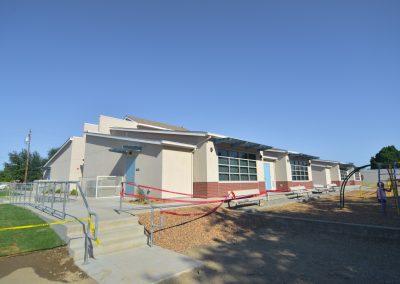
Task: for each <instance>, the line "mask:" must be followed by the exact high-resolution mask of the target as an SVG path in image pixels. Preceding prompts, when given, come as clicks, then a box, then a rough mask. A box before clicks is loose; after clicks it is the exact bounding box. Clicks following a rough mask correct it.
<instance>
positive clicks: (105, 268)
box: [26, 198, 202, 284]
mask: <svg viewBox="0 0 400 284" xmlns="http://www.w3.org/2000/svg"><path fill="white" fill-rule="evenodd" d="M46 205H48V206H49V204H46ZM89 205H90V207H91V209H92V210H93V211H94V212H96V213H97V214H98V216H99V221H100V228H99V232H100V234H101V231H102V229H103V231H104V226H102V225H104V222H106V223H108V224H110V223H111V224H113V223H114V221H115V223H118V222H121V220H125V222H127V223H129V222H136V224H137V226H139V227H142V226H141V225H139V224H138V223H137V217H135V216H133V215H134V214H132V213H129V214H127V213H125V212H120V213H118V212H116V211H115V209H117V208H118V206H119V199H114V198H111V199H97V200H96V199H92V200H89ZM53 206H54V209H58V210H61V208H62V204H61V203H55V204H54V205H53ZM138 207H139V208H138V209H137V211H138V212H145V211H147V210H149V208H148V207H147V206H146V207H143V206H138ZM26 208H28V209H31V210H32V211H34V212H35V213H37V214H38V215H40V216H41V217H42V218H43V219H45V220H46V221H48V222H52V221H59V219H57V218H55V217H52V216H50V215H49V214H46V213H43V212H42V211H40V210H37V209H35V208H33V207H31V206H26ZM66 212H67V213H68V214H71V215H73V216H76V217H78V218H85V217H87V211H86V209H85V207H84V205H83V202H82V200H80V199H77V200H71V201H70V202H68V204H67V210H66ZM68 219H70V218H68ZM71 226H77V225H76V224H75V223H68V224H62V225H55V226H53V229H55V231H56V232H57V233H58V234H65V232H67V231H68V228H69V229H70V227H71ZM63 227H64V229H63ZM141 230H143V229H141ZM124 232H125V231H119V230H115V234H116V236H118V235H119V234H123V233H124ZM61 237H62V238H64V239H66V238H68V236H67V235H65V236H61ZM143 237H144V238H145V235H144V232H143ZM101 241H102V240H100V242H101ZM103 241H104V240H103ZM102 245H103V244H102V243H100V246H102ZM115 245H117V246H118V241H116V243H115ZM75 263H76V265H77V266H79V268H80V269H82V270H83V271H85V272H86V273H87V274H88V275H89V276H90V277H91V278H93V279H94V280H96V281H97V282H99V283H110V284H114V283H115V284H116V283H157V282H160V281H162V280H166V279H169V278H171V277H176V276H177V275H180V274H181V273H184V272H188V271H190V270H192V269H194V268H197V267H199V266H202V262H200V261H197V260H194V259H192V258H190V257H188V256H184V255H181V254H179V253H176V252H173V251H169V250H166V249H163V248H161V247H157V246H153V247H149V246H147V245H141V246H138V247H134V248H127V249H124V250H120V251H117V252H111V253H107V254H97V255H96V253H95V259H89V264H83V261H82V260H75Z"/></svg>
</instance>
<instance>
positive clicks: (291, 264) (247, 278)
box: [164, 197, 400, 284]
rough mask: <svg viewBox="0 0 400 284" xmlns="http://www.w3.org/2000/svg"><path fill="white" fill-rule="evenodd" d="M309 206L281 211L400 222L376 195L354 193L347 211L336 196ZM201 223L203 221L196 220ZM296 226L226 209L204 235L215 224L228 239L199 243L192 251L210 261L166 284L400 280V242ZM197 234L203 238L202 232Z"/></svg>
mask: <svg viewBox="0 0 400 284" xmlns="http://www.w3.org/2000/svg"><path fill="white" fill-rule="evenodd" d="M390 202H393V200H392V201H390ZM294 205H295V206H297V205H296V204H294ZM298 205H304V204H298ZM305 205H306V208H305V209H304V208H303V210H302V211H301V212H299V211H293V208H289V207H286V206H282V207H281V209H280V210H278V211H275V214H280V215H287V216H292V217H308V218H315V219H324V218H325V219H327V220H336V221H346V222H356V223H367V224H371V223H372V224H376V225H392V226H394V225H397V226H398V225H399V224H398V222H399V219H398V217H397V216H396V215H395V211H394V210H391V211H390V212H389V214H390V215H389V217H387V218H386V219H385V218H384V217H383V216H382V215H381V211H380V205H379V204H378V203H376V201H375V199H374V198H373V197H367V198H365V200H363V201H362V202H360V201H359V200H352V199H351V197H350V198H348V203H347V205H346V206H347V208H346V210H339V211H338V209H337V207H338V202H336V201H335V200H324V199H321V200H318V201H314V202H309V203H306V204H305ZM288 206H289V205H288ZM303 207H304V206H303ZM368 212H369V213H368ZM283 213H284V214H283ZM327 216H328V217H327ZM349 216H350V217H349ZM382 220H384V221H382ZM196 222H198V220H196V221H194V222H193V223H196ZM199 224H200V223H199ZM291 224H292V223H288V224H285V223H284V222H282V221H279V222H277V221H276V218H275V220H274V216H263V214H262V213H261V214H247V213H243V212H241V213H240V212H235V211H234V210H226V209H224V210H220V211H218V212H216V213H215V214H213V215H212V217H211V216H209V217H208V222H207V226H206V227H207V228H204V229H203V231H202V233H204V234H207V233H208V232H213V228H215V227H219V228H220V230H221V232H220V233H221V234H220V235H222V236H224V238H215V239H214V241H215V242H216V243H215V244H214V245H209V246H203V247H196V246H193V248H192V249H191V250H189V251H187V252H186V254H188V255H190V256H192V257H194V258H196V259H198V260H201V261H204V262H205V266H204V267H203V268H201V269H196V270H194V271H192V272H189V273H186V274H183V275H181V276H179V277H177V278H175V279H172V280H168V281H165V282H164V284H165V283H361V282H364V283H398V279H400V271H399V270H398V267H399V266H400V246H399V245H398V242H399V240H385V239H381V238H379V239H378V238H376V239H375V238H374V237H371V236H370V237H369V238H365V237H363V236H352V235H351V234H339V233H332V232H328V231H324V229H323V228H322V229H321V227H320V226H319V227H318V228H315V226H314V225H313V222H310V224H307V225H304V223H303V224H301V225H295V226H293V225H291ZM184 226H186V225H184ZM192 226H193V225H192ZM197 237H198V238H201V236H200V235H197ZM192 238H196V235H192Z"/></svg>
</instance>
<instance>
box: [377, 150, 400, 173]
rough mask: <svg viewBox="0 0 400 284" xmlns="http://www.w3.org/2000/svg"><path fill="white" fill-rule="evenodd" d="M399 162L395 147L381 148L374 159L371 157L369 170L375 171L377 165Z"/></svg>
mask: <svg viewBox="0 0 400 284" xmlns="http://www.w3.org/2000/svg"><path fill="white" fill-rule="evenodd" d="M399 161H400V151H399V150H397V149H396V147H395V146H393V145H391V146H387V147H383V148H382V149H381V150H380V151H379V152H378V153H377V154H376V155H375V156H374V157H371V160H370V162H371V169H377V168H378V164H379V163H382V164H390V163H394V162H396V163H397V162H399Z"/></svg>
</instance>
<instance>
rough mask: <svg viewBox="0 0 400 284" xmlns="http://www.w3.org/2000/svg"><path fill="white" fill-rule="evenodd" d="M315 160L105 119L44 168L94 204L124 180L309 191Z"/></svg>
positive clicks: (192, 188)
mask: <svg viewBox="0 0 400 284" xmlns="http://www.w3.org/2000/svg"><path fill="white" fill-rule="evenodd" d="M316 159H317V157H315V156H312V155H307V154H301V153H296V152H291V151H287V150H281V149H277V148H273V147H271V146H269V145H265V144H260V143H256V142H252V141H247V140H243V139H238V138H233V137H227V136H225V135H219V134H215V133H210V132H206V131H189V130H188V129H186V128H184V127H181V126H174V125H169V124H165V123H160V122H155V121H151V120H146V119H141V118H137V117H133V116H127V117H125V118H124V119H119V118H113V117H109V116H104V115H101V116H100V118H99V121H98V123H97V124H90V123H85V124H84V127H83V135H82V136H81V137H71V138H70V139H68V140H67V141H66V142H65V143H64V144H63V145H62V146H61V148H60V149H59V150H58V152H57V153H56V154H55V155H54V156H53V157H52V158H51V159H50V160H49V161H48V162H47V163H46V165H45V176H44V178H46V179H50V180H79V181H81V182H82V186H83V188H84V190H86V193H87V195H88V196H96V197H106V196H116V195H118V193H119V189H120V182H121V181H128V182H131V183H135V184H140V185H146V186H151V187H156V188H162V189H167V190H172V191H177V192H182V193H188V194H195V195H201V196H204V197H212V196H226V195H227V193H228V191H231V190H243V189H258V190H259V191H260V192H262V191H264V190H266V189H267V190H276V189H278V190H288V189H289V188H290V187H293V186H297V185H303V186H305V187H306V188H308V189H311V188H312V187H313V174H314V172H313V171H312V163H313V161H315V160H316ZM331 181H332V182H335V181H340V180H336V179H335V178H333V177H332V178H331ZM155 194H156V196H158V197H163V198H165V197H171V196H175V195H172V194H169V193H165V192H163V193H161V192H155Z"/></svg>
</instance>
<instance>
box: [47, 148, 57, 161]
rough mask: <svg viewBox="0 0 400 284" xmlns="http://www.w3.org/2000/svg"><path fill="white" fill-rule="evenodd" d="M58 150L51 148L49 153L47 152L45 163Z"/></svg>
mask: <svg viewBox="0 0 400 284" xmlns="http://www.w3.org/2000/svg"><path fill="white" fill-rule="evenodd" d="M59 149H60V148H51V149H50V150H49V151H47V159H46V162H47V161H48V160H50V158H51V157H53V156H54V154H55V153H57V151H58V150H59Z"/></svg>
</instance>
